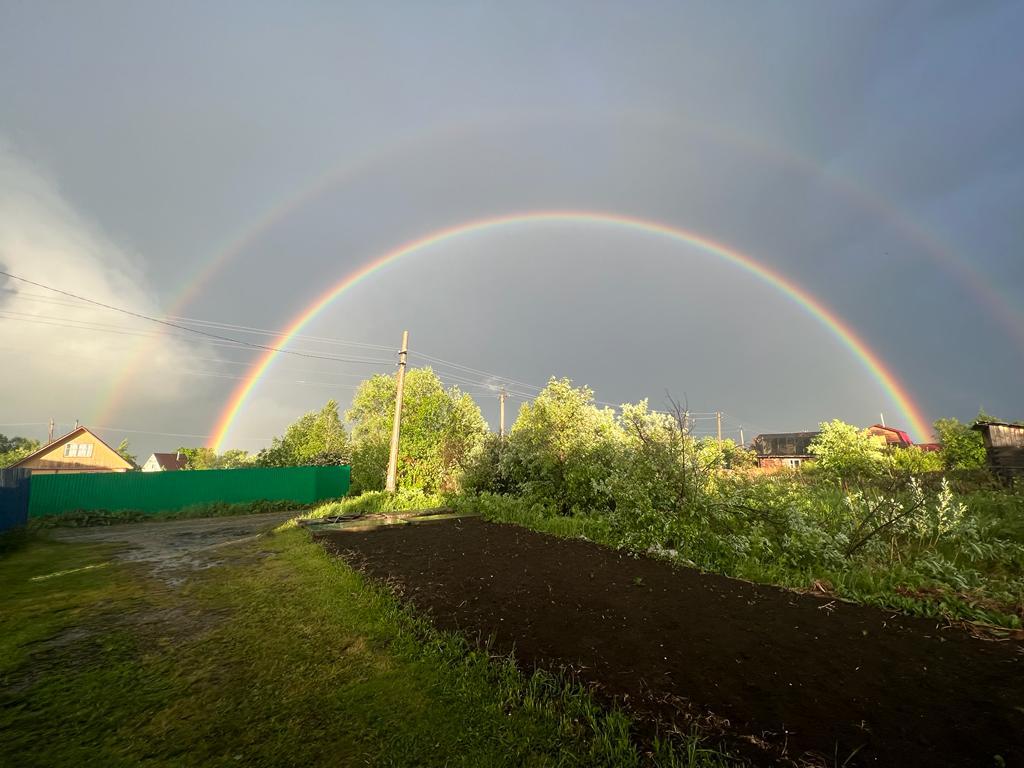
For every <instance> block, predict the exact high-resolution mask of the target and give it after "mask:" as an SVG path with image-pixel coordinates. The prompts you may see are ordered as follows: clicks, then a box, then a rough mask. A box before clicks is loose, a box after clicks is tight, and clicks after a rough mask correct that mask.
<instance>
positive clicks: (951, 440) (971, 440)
mask: <svg viewBox="0 0 1024 768" xmlns="http://www.w3.org/2000/svg"><path fill="white" fill-rule="evenodd" d="M983 415H984V414H983V413H979V414H978V416H979V418H981V417H982V416H983ZM935 434H936V435H938V438H939V444H940V445H941V446H942V460H943V463H944V464H945V467H946V469H981V468H983V467H984V466H985V443H984V441H983V440H982V437H981V433H980V432H978V431H976V430H973V429H971V427H970V426H969V425H967V424H964V423H963V422H961V421H960V420H959V419H939V420H938V421H936V422H935Z"/></svg>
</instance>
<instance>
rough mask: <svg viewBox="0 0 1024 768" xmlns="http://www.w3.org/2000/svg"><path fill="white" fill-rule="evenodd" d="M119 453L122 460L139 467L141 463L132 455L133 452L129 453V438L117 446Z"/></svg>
mask: <svg viewBox="0 0 1024 768" xmlns="http://www.w3.org/2000/svg"><path fill="white" fill-rule="evenodd" d="M117 453H118V455H119V456H120V457H121V458H122V459H124V460H125V461H127V462H129V463H130V464H131V465H132V466H133V467H138V466H139V462H138V461H136V460H135V455H134V454H132V453H131V451H129V449H128V438H127V437H126V438H124V439H123V440H121V443H120V445H118V446H117Z"/></svg>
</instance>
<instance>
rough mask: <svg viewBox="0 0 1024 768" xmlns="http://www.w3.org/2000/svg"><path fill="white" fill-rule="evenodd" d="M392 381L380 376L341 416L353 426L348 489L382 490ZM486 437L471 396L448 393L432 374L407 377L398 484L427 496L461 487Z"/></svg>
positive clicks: (424, 371) (415, 371)
mask: <svg viewBox="0 0 1024 768" xmlns="http://www.w3.org/2000/svg"><path fill="white" fill-rule="evenodd" d="M396 393H397V385H396V382H395V379H394V377H392V376H384V375H378V376H374V377H372V378H370V379H367V380H366V381H364V382H363V383H362V384H360V385H359V388H358V389H357V390H356V393H355V396H354V397H353V399H352V407H351V408H350V409H349V410H348V411H347V412H346V414H345V416H346V418H347V419H348V421H349V422H350V423H351V424H352V485H353V488H355V489H356V490H360V491H370V490H381V489H383V488H384V480H385V474H386V473H387V465H388V456H389V453H390V444H391V428H392V426H393V424H394V416H395V396H396ZM486 434H487V422H486V421H484V417H483V415H482V414H481V413H480V408H479V406H477V404H476V403H475V402H474V401H473V398H471V397H470V396H469V395H467V394H465V393H464V392H461V391H460V390H459V389H458V388H457V387H453V388H451V389H448V390H446V389H445V388H444V385H443V384H442V383H441V380H440V379H439V378H438V377H437V375H436V374H435V373H434V372H433V370H431V369H430V368H410V369H409V370H408V371H406V374H405V391H404V394H403V401H402V431H401V439H400V441H399V446H398V484H399V486H400V487H403V488H416V489H419V490H422V491H425V492H427V493H433V492H437V491H451V490H455V489H457V488H458V487H459V483H460V481H461V476H462V474H463V471H464V469H465V468H466V467H467V466H468V465H469V463H470V456H471V455H472V454H473V452H474V451H475V450H477V449H478V448H479V446H480V445H481V443H482V441H483V439H484V436H485V435H486Z"/></svg>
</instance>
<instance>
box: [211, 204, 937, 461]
mask: <svg viewBox="0 0 1024 768" xmlns="http://www.w3.org/2000/svg"><path fill="white" fill-rule="evenodd" d="M541 223H564V224H571V223H583V224H593V225H595V226H613V227H619V228H622V229H626V230H633V231H638V232H642V233H646V234H649V235H658V236H662V237H666V238H668V239H670V240H674V241H676V242H680V243H683V244H686V245H689V246H693V247H696V248H699V249H701V250H703V251H705V252H707V253H709V254H711V255H714V256H717V257H719V258H722V259H724V260H726V261H728V262H730V263H732V264H734V265H736V266H738V267H740V268H742V269H743V270H745V271H746V272H748V273H750V274H753V275H755V276H756V277H758V278H760V279H761V280H762V281H763V282H765V283H767V284H769V285H771V286H773V287H775V288H776V289H778V290H780V291H781V292H782V293H783V294H785V295H786V296H788V297H789V298H791V299H792V300H794V301H795V302H796V303H797V304H799V305H800V306H801V307H802V308H803V309H804V310H805V311H807V312H808V313H809V314H810V315H811V316H813V317H814V318H816V319H817V320H818V321H819V322H820V323H821V324H822V325H824V326H825V327H826V328H827V329H828V330H829V331H830V332H831V333H832V334H833V335H834V336H835V337H836V338H837V339H838V340H839V341H840V342H842V343H843V345H844V346H846V347H847V348H848V349H849V350H850V351H851V352H853V353H854V355H855V356H856V358H857V359H858V360H859V361H860V363H861V364H862V366H863V367H864V368H865V369H866V370H867V371H868V372H869V373H870V374H871V376H872V377H873V378H874V379H875V380H876V381H877V382H878V383H879V385H880V386H881V387H882V389H883V390H884V391H885V392H886V394H887V396H888V397H889V399H890V400H891V401H892V403H893V404H894V405H895V406H896V408H897V409H898V411H899V412H900V414H901V415H902V416H903V418H904V419H905V420H906V422H907V424H908V425H909V427H910V430H911V431H913V432H914V433H915V436H916V437H918V438H920V437H922V436H924V437H927V436H928V435H929V434H930V433H931V430H930V428H929V426H928V420H927V419H926V418H925V416H924V414H923V412H922V411H921V408H920V407H919V406H918V405H917V404H916V402H915V401H914V399H913V398H912V396H911V395H910V393H909V392H908V391H907V389H906V388H905V387H904V385H903V384H902V383H901V382H900V380H899V378H898V377H897V376H896V375H895V373H893V372H892V371H891V370H890V369H889V368H888V366H886V365H885V364H884V363H883V361H882V359H881V358H880V357H879V356H878V354H877V353H875V352H874V351H873V350H872V349H871V348H870V347H869V346H868V345H867V343H866V342H865V341H864V340H863V339H861V338H860V337H859V336H858V335H857V333H856V332H855V331H854V330H853V329H852V328H851V327H850V326H849V325H848V324H847V323H845V322H844V321H843V320H841V319H840V318H839V317H838V316H837V315H836V314H835V313H834V312H832V311H831V310H829V309H828V308H827V307H826V306H825V305H824V304H822V303H821V301H819V300H818V299H816V298H815V297H813V296H812V295H811V294H809V293H808V292H807V291H806V290H805V289H803V288H802V287H800V286H799V285H797V284H796V283H794V282H793V281H791V280H790V279H788V278H786V277H784V276H783V275H782V274H780V273H778V272H776V271H774V270H772V269H769V268H768V267H766V266H764V265H763V264H761V263H759V262H757V261H755V260H754V259H753V258H752V257H751V256H748V255H747V254H744V253H741V252H740V251H737V250H735V249H732V248H730V247H728V246H726V245H723V244H722V243H718V242H715V241H714V240H711V239H709V238H707V237H704V236H702V235H699V234H697V233H695V232H690V231H688V230H685V229H682V228H679V227H674V226H670V225H667V224H663V223H660V222H656V221H651V220H647V219H641V218H637V217H633V216H626V215H621V214H615V213H606V212H599V211H534V212H527V213H516V214H510V215H506V216H494V217H490V218H483V219H476V220H473V221H468V222H463V223H461V224H456V225H454V226H450V227H446V228H444V229H440V230H436V231H434V232H431V233H429V234H427V235H424V236H422V237H420V238H417V239H415V240H411V241H409V242H406V243H404V244H403V245H400V246H398V247H397V248H394V249H392V250H390V251H388V252H386V253H384V254H383V255H381V256H380V257H378V258H376V259H374V260H372V261H370V262H367V263H366V264H364V265H363V266H362V267H360V268H358V269H356V270H355V271H353V272H350V273H349V274H347V275H346V276H345V277H343V278H342V279H341V280H339V281H338V282H337V283H335V284H334V285H333V286H331V287H330V288H329V289H328V290H327V291H325V292H324V293H323V294H321V295H320V296H319V297H317V298H316V299H315V300H313V301H312V302H311V303H310V304H309V305H307V306H306V308H305V309H303V310H302V311H301V312H300V313H299V314H298V315H296V316H295V317H294V318H293V319H292V320H291V322H290V323H288V325H287V326H286V327H285V328H284V329H283V330H282V331H281V332H280V334H279V335H278V336H277V337H276V339H275V340H274V342H273V344H272V345H271V346H274V347H277V348H282V347H285V346H287V345H288V344H289V343H290V342H291V340H292V339H293V338H294V336H295V335H296V334H298V333H299V332H300V331H301V330H302V329H303V328H304V327H305V326H306V325H308V324H309V323H310V322H311V321H312V320H313V319H314V318H316V317H317V315H319V314H320V313H321V312H322V311H323V310H324V309H326V308H327V307H328V306H329V305H330V304H331V303H332V302H334V301H335V300H336V299H337V298H339V297H340V296H341V295H342V294H344V293H345V292H346V291H348V290H349V289H350V288H352V287H354V286H355V285H357V284H359V283H360V282H361V281H362V280H364V279H365V278H367V277H369V276H370V275H372V274H374V273H375V272H377V271H378V270H380V269H382V268H383V267H386V266H387V265H389V264H392V263H394V262H396V261H399V260H400V259H402V258H403V257H405V256H409V255H411V254H414V253H417V252H420V251H423V250H425V249H428V248H430V247H431V246H434V245H438V244H440V243H443V242H445V241H448V240H452V239H455V238H460V237H465V236H468V235H471V234H476V233H481V232H485V231H489V230H496V229H501V228H507V227H514V226H524V225H530V224H541ZM278 354H279V353H278V352H276V351H268V352H266V353H264V354H263V355H261V356H260V358H259V359H258V360H257V361H256V362H255V363H254V364H253V366H252V367H251V368H250V369H249V371H248V373H247V374H246V375H245V377H244V380H243V381H242V382H241V383H240V384H239V385H238V386H237V387H236V388H235V390H234V391H233V392H232V394H231V397H230V399H229V400H228V403H227V405H226V406H225V407H224V409H223V411H222V412H221V414H220V416H219V417H218V419H217V423H216V426H215V428H214V430H213V437H212V438H211V439H210V442H209V446H210V447H211V448H213V449H214V450H217V451H220V450H221V448H222V446H223V445H224V442H225V439H226V438H227V435H228V433H229V432H230V430H231V426H232V424H233V423H234V421H235V419H236V418H237V417H238V414H239V413H240V412H241V411H242V408H243V407H244V406H245V403H246V401H247V400H248V398H249V396H250V395H251V394H252V392H253V390H254V389H255V388H256V386H257V384H258V383H259V381H260V379H261V378H262V377H263V375H264V374H265V373H266V372H267V371H268V370H269V368H270V367H271V365H272V364H273V362H274V360H275V359H276V358H277V355H278Z"/></svg>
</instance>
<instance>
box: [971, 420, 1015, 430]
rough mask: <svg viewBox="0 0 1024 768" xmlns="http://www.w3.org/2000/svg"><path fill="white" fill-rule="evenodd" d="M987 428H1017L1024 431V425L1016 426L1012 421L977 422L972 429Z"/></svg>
mask: <svg viewBox="0 0 1024 768" xmlns="http://www.w3.org/2000/svg"><path fill="white" fill-rule="evenodd" d="M985 427H1017V429H1024V424H1020V423H1016V424H1015V423H1013V422H1012V421H977V422H975V423H974V424H972V425H971V429H984V428H985Z"/></svg>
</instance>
